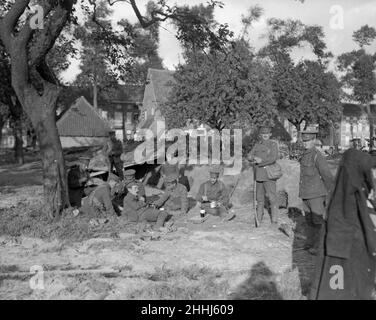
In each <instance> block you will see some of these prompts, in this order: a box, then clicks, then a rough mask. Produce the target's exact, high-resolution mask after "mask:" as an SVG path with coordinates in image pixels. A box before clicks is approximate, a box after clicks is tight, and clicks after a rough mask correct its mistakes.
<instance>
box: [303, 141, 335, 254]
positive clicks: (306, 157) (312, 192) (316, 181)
mask: <svg viewBox="0 0 376 320" xmlns="http://www.w3.org/2000/svg"><path fill="white" fill-rule="evenodd" d="M333 183H334V178H333V175H332V173H331V172H330V169H329V166H328V163H327V161H326V160H325V158H324V156H323V155H322V153H321V152H320V151H318V150H317V149H316V148H315V147H313V148H311V149H309V150H306V151H305V152H304V153H303V156H302V158H301V160H300V183H299V197H300V198H301V199H302V200H303V210H304V212H305V216H306V220H307V224H308V226H309V228H308V230H307V231H308V233H307V245H308V246H310V247H313V248H315V249H317V247H318V246H319V243H318V240H319V239H320V233H321V232H322V231H323V230H322V225H323V223H324V220H323V219H324V218H325V201H326V198H327V196H328V192H329V191H330V190H331V188H332V186H333Z"/></svg>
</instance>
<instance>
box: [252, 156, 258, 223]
mask: <svg viewBox="0 0 376 320" xmlns="http://www.w3.org/2000/svg"><path fill="white" fill-rule="evenodd" d="M250 163H251V165H252V167H253V210H254V212H255V227H256V228H258V227H259V226H260V221H259V220H258V216H257V205H256V162H255V161H254V160H252V161H250Z"/></svg>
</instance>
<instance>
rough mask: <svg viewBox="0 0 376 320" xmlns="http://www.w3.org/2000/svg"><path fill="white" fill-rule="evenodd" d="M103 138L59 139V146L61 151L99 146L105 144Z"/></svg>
mask: <svg viewBox="0 0 376 320" xmlns="http://www.w3.org/2000/svg"><path fill="white" fill-rule="evenodd" d="M106 139H107V138H105V137H103V138H93V137H60V141H61V145H62V147H63V149H67V148H73V147H90V146H100V145H103V144H104V143H105V142H106Z"/></svg>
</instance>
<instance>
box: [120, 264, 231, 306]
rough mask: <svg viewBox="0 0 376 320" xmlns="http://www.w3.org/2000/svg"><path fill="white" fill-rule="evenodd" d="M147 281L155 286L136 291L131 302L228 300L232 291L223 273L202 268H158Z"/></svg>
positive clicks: (150, 285)
mask: <svg viewBox="0 0 376 320" xmlns="http://www.w3.org/2000/svg"><path fill="white" fill-rule="evenodd" d="M145 277H146V279H147V280H149V281H151V284H149V285H147V286H144V287H142V288H139V289H136V290H134V291H132V292H131V293H129V294H128V297H127V298H128V299H146V300H148V299H149V300H159V299H163V300H171V299H172V300H204V299H226V297H227V292H228V290H229V282H228V280H227V279H225V278H224V277H223V274H222V273H221V272H220V271H218V270H214V269H210V268H206V267H200V266H198V265H193V266H189V267H184V268H176V269H172V268H166V267H163V268H156V269H155V271H154V272H153V273H151V274H147V275H146V276H145Z"/></svg>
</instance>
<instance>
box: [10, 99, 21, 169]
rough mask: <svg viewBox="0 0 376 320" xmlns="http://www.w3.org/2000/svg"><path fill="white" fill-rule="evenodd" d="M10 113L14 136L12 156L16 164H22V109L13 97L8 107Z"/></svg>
mask: <svg viewBox="0 0 376 320" xmlns="http://www.w3.org/2000/svg"><path fill="white" fill-rule="evenodd" d="M10 113H11V122H12V129H13V136H14V158H15V159H16V162H17V163H18V164H23V163H24V153H23V120H22V114H23V111H22V105H21V103H20V102H19V100H18V99H16V98H15V97H14V99H13V105H12V106H11V107H10Z"/></svg>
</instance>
